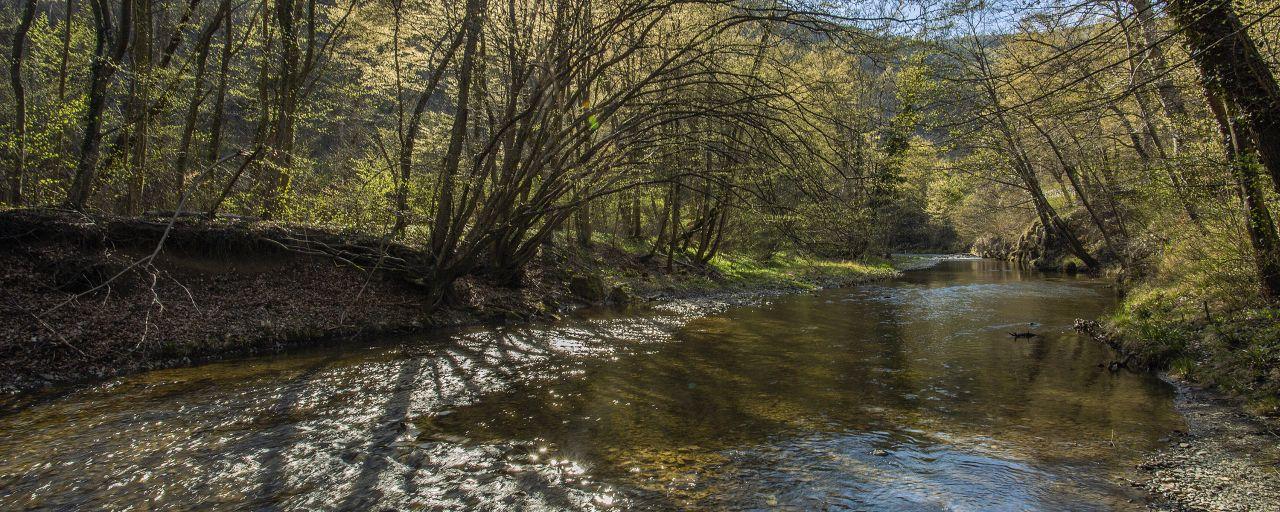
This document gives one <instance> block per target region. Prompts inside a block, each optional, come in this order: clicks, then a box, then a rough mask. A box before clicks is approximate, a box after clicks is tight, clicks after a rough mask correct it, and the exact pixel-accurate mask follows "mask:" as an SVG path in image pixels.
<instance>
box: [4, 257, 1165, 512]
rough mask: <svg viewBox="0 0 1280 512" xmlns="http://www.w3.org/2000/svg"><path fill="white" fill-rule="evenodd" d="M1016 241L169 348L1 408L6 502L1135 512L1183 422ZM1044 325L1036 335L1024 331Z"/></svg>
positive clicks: (1095, 291) (1161, 388) (1101, 299)
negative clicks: (635, 303) (93, 381)
mask: <svg viewBox="0 0 1280 512" xmlns="http://www.w3.org/2000/svg"><path fill="white" fill-rule="evenodd" d="M1113 304H1114V297H1113V292H1112V291H1111V290H1110V289H1109V288H1108V287H1107V286H1106V284H1105V283H1103V282H1101V281H1098V280H1091V279H1088V278H1083V277H1071V276H1065V275H1045V274H1039V273H1034V272H1029V271H1026V270H1021V269H1018V268H1016V267H1013V266H1010V265H1008V264H1005V263H1002V262H993V261H985V260H969V261H965V260H953V261H943V262H942V263H940V264H939V265H938V266H937V267H935V268H932V269H929V270H923V271H916V272H910V273H908V274H907V275H906V276H904V277H903V278H902V279H899V280H895V281H890V282H884V283H878V284H872V285H865V286H860V287H856V288H845V289H833V290H825V291H820V292H816V293H812V294H805V295H795V296H786V297H778V298H773V299H770V300H769V301H768V302H765V303H762V304H758V305H754V306H746V307H733V308H728V309H725V310H723V311H720V312H718V313H715V314H711V315H709V316H701V317H697V316H694V315H692V314H690V313H688V312H682V311H679V310H676V309H667V310H658V311H651V312H646V313H642V314H639V315H631V316H623V315H621V314H619V313H610V312H598V313H594V314H584V315H583V316H582V318H578V319H575V320H572V321H566V322H562V323H558V324H554V325H549V326H547V325H544V326H523V327H497V328H476V329H469V330H465V331H462V332H456V333H450V334H440V335H436V336H431V337H422V338H415V339H408V340H394V341H393V342H387V343H383V344H378V345H374V346H369V347H362V348H343V347H325V348H319V349H315V350H309V351H305V352H297V353H291V354H286V355H281V356H275V357H268V358H256V359H249V360H242V361H235V362H227V363H219V364H210V365H204V366H199V367H195V368H183V369H175V370H164V371H155V372H150V373H146V374H142V375H136V376H131V377H126V378H122V379H117V380H114V381H111V382H109V383H106V384H102V385H98V386H93V387H89V388H83V389H78V390H74V391H71V392H69V393H67V394H64V395H62V396H58V397H50V398H47V399H43V400H40V401H38V402H37V403H36V404H34V405H30V406H26V407H22V408H20V409H18V410H17V411H16V412H10V413H8V414H6V415H5V416H3V417H0V503H4V504H5V505H4V506H3V507H4V508H7V507H14V508H18V509H30V508H36V509H40V508H48V509H84V508H111V509H127V508H142V509H146V508H191V507H215V508H229V509H261V508H279V509H303V508H320V509H331V508H343V509H364V508H375V507H377V508H395V509H424V510H454V509H459V508H481V509H511V510H530V509H557V510H558V509H582V510H593V509H616V508H640V509H659V510H665V509H683V508H697V509H708V508H709V509H735V510H736V509H764V508H782V509H791V510H811V509H819V508H822V509H878V510H921V509H924V510H930V509H936V510H979V509H981V510H1028V509H1037V510H1039V509H1072V510H1114V509H1120V510H1126V509H1137V508H1139V507H1140V499H1139V498H1140V495H1138V494H1136V493H1135V492H1134V491H1131V490H1129V489H1127V488H1126V487H1124V486H1121V485H1118V484H1117V483H1116V480H1117V479H1116V478H1115V476H1116V475H1117V474H1118V473H1121V472H1123V471H1124V470H1125V469H1126V468H1128V467H1132V465H1133V463H1134V462H1136V460H1137V459H1138V458H1139V456H1140V455H1141V454H1142V453H1143V452H1144V451H1146V450H1149V449H1151V448H1153V447H1154V446H1156V445H1157V444H1158V442H1159V441H1158V439H1159V438H1160V437H1161V436H1163V435H1165V434H1167V433H1168V432H1169V431H1170V430H1172V429H1175V428H1180V427H1181V426H1182V420H1181V419H1180V417H1179V416H1178V415H1177V414H1176V412H1175V411H1174V410H1173V407H1172V396H1173V391H1172V389H1171V388H1170V387H1168V386H1167V385H1165V384H1163V383H1162V382H1160V381H1159V380H1158V379H1156V378H1155V377H1153V376H1151V375H1147V374H1132V373H1125V372H1121V373H1109V372H1107V371H1105V370H1103V369H1100V368H1098V364H1099V363H1103V362H1106V361H1109V360H1110V358H1111V355H1110V354H1109V353H1108V352H1107V350H1106V349H1105V348H1104V347H1102V346H1100V345H1099V344H1096V343H1094V342H1092V341H1090V340H1087V339H1084V338H1083V337H1081V336H1078V335H1076V334H1075V333H1073V332H1072V331H1071V324H1072V321H1073V320H1074V319H1075V318H1077V317H1083V318H1090V317H1096V316H1099V315H1101V314H1103V313H1105V312H1106V311H1107V310H1108V308H1110V307H1112V306H1113ZM1026 330H1031V331H1033V332H1036V333H1037V334H1038V336H1037V337H1035V338H1031V339H1029V340H1028V339H1014V338H1012V337H1010V336H1009V334H1008V333H1009V332H1010V331H1026Z"/></svg>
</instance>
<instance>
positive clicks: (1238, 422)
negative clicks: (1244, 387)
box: [1130, 378, 1280, 512]
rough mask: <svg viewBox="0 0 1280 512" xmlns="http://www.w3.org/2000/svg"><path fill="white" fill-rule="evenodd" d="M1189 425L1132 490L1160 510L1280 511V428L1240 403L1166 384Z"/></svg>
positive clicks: (1147, 463) (1155, 455) (1142, 468)
mask: <svg viewBox="0 0 1280 512" xmlns="http://www.w3.org/2000/svg"><path fill="white" fill-rule="evenodd" d="M1166 380H1168V381H1169V382H1170V383H1171V384H1173V385H1174V386H1176V387H1177V388H1178V394H1177V397H1176V398H1175V403H1174V406H1175V407H1176V409H1177V410H1178V412H1179V413H1181V414H1182V416H1183V417H1184V418H1185V419H1186V421H1187V431H1186V432H1177V433H1175V435H1173V436H1171V437H1170V438H1169V439H1168V444H1167V445H1166V446H1165V447H1164V448H1162V449H1160V450H1157V451H1155V452H1152V453H1151V454H1149V455H1148V456H1147V457H1146V458H1145V459H1144V460H1143V462H1142V463H1141V464H1139V466H1138V468H1137V469H1138V475H1137V478H1136V479H1135V480H1132V481H1131V482H1130V484H1131V485H1134V486H1137V487H1142V488H1144V489H1145V490H1146V491H1147V493H1148V496H1149V504H1150V506H1151V508H1152V509H1154V510H1162V511H1178V512H1181V511H1200V510H1206V511H1280V425H1278V424H1277V422H1275V421H1273V420H1268V419H1265V418H1262V417H1259V416H1256V415H1253V414H1249V413H1247V412H1245V411H1244V409H1243V408H1242V407H1241V400H1240V399H1233V398H1227V397H1225V396H1223V395H1221V394H1219V393H1216V392H1213V391H1209V390H1205V389H1201V388H1198V387H1195V386H1193V385H1191V384H1188V383H1186V382H1184V381H1182V380H1177V379H1168V378H1167V379H1166Z"/></svg>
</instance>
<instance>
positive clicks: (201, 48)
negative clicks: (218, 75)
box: [173, 0, 231, 208]
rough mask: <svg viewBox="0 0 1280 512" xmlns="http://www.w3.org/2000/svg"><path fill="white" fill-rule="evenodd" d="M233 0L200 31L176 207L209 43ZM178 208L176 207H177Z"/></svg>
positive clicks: (181, 146) (180, 154)
mask: <svg viewBox="0 0 1280 512" xmlns="http://www.w3.org/2000/svg"><path fill="white" fill-rule="evenodd" d="M230 12H231V0H222V4H221V5H220V6H219V7H218V12H217V14H215V15H214V17H213V19H211V20H209V23H207V24H205V26H204V29H203V30H201V31H200V38H199V39H198V40H197V41H196V48H195V52H196V71H195V76H194V77H192V86H191V101H189V102H188V103H187V114H186V118H185V119H184V120H183V124H182V141H181V142H180V143H179V145H178V159H177V162H175V163H174V165H173V168H174V182H175V183H176V185H177V186H176V187H175V191H176V194H175V195H174V204H175V205H176V204H177V202H178V201H179V200H181V198H182V194H183V189H185V188H186V183H187V163H188V162H190V160H191V157H190V152H191V139H192V137H193V136H194V134H195V129H196V118H197V117H198V116H199V114H200V104H201V103H203V102H204V97H205V95H204V73H205V68H206V65H207V64H208V62H209V43H210V42H211V41H212V40H213V35H214V34H215V33H217V31H218V27H219V25H221V24H222V18H223V17H224V16H228V15H230ZM175 208H176V207H175Z"/></svg>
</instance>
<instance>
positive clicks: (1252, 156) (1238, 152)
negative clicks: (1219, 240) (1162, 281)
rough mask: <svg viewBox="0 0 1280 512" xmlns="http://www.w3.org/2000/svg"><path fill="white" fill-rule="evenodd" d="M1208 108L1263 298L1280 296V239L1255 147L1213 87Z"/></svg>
mask: <svg viewBox="0 0 1280 512" xmlns="http://www.w3.org/2000/svg"><path fill="white" fill-rule="evenodd" d="M1205 96H1206V98H1207V100H1208V103H1209V110H1210V111H1212V112H1213V117H1214V119H1215V120H1216V121H1217V122H1218V130H1219V132H1221V133H1222V141H1223V146H1224V148H1225V152H1226V154H1227V165H1228V166H1229V167H1230V169H1231V174H1232V177H1233V178H1234V179H1235V181H1236V184H1237V188H1238V193H1239V195H1240V202H1241V203H1242V204H1243V205H1244V213H1245V225H1246V227H1247V229H1248V231H1249V242H1250V245H1251V246H1252V247H1253V259H1254V264H1255V265H1256V267H1257V270H1258V281H1259V284H1260V285H1261V288H1262V295H1263V297H1265V298H1267V299H1268V300H1275V299H1276V298H1280V239H1277V235H1276V226H1275V221H1274V219H1273V218H1272V216H1271V211H1270V210H1269V209H1268V208H1267V201H1266V193H1265V192H1264V191H1263V189H1262V184H1261V183H1260V182H1261V181H1262V180H1263V179H1264V178H1263V177H1262V176H1261V172H1259V169H1258V167H1259V164H1258V161H1257V157H1256V153H1255V151H1256V149H1257V148H1256V147H1254V141H1253V140H1252V137H1250V134H1249V131H1248V130H1247V129H1245V128H1244V126H1241V125H1242V124H1243V123H1241V122H1239V121H1236V119H1238V118H1239V115H1238V114H1237V115H1233V114H1235V113H1234V112H1232V110H1233V109H1232V108H1230V105H1229V104H1228V103H1227V102H1226V101H1225V100H1223V99H1222V98H1220V97H1219V96H1218V94H1216V93H1215V91H1214V90H1213V89H1212V88H1206V89H1205Z"/></svg>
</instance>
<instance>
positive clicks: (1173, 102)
mask: <svg viewBox="0 0 1280 512" xmlns="http://www.w3.org/2000/svg"><path fill="white" fill-rule="evenodd" d="M1129 5H1132V6H1133V9H1134V11H1135V12H1134V14H1135V16H1136V17H1137V20H1138V27H1139V29H1140V30H1141V31H1142V42H1143V43H1145V44H1146V55H1145V57H1146V58H1145V59H1144V60H1145V61H1146V63H1147V64H1148V65H1149V66H1150V67H1151V74H1152V79H1153V80H1154V84H1155V86H1156V94H1158V95H1159V97H1160V104H1161V106H1163V107H1164V113H1165V116H1166V117H1168V118H1169V121H1170V122H1169V132H1170V135H1171V136H1172V138H1173V154H1174V155H1175V156H1176V155H1177V154H1178V152H1179V150H1180V148H1181V145H1182V131H1181V130H1180V129H1179V126H1181V123H1184V122H1186V121H1187V107H1186V102H1184V101H1183V99H1182V92H1181V91H1179V90H1178V86H1177V85H1175V84H1174V83H1173V77H1172V76H1171V74H1170V69H1169V63H1168V60H1167V59H1165V56H1164V49H1162V48H1161V47H1160V46H1161V41H1160V31H1159V29H1158V27H1157V26H1156V13H1155V10H1154V8H1153V7H1152V5H1151V2H1150V0H1129Z"/></svg>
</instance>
